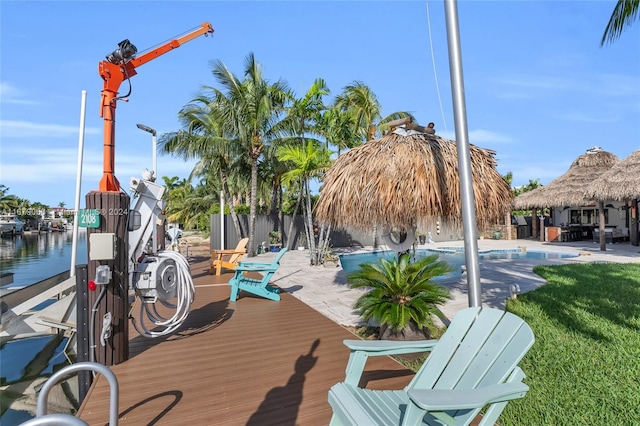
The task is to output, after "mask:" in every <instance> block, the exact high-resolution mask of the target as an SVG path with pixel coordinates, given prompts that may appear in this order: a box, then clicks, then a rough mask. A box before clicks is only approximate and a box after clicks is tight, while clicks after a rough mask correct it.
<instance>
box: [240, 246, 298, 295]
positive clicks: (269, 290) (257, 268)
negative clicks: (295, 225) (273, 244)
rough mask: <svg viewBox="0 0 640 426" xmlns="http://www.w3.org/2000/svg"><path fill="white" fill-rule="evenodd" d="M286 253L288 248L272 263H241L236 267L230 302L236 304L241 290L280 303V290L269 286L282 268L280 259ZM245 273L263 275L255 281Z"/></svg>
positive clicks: (280, 252) (279, 253) (281, 251)
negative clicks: (275, 274)
mask: <svg viewBox="0 0 640 426" xmlns="http://www.w3.org/2000/svg"><path fill="white" fill-rule="evenodd" d="M286 252H287V249H286V248H284V249H282V250H280V251H279V252H278V254H277V255H276V257H275V258H274V259H273V261H272V262H271V263H260V262H240V264H239V265H238V266H236V269H235V271H236V273H235V275H234V276H233V278H231V280H229V285H230V286H231V296H230V297H229V300H230V301H231V302H235V301H236V299H237V298H238V294H239V293H240V290H244V291H246V292H248V293H252V294H255V295H257V296H262V297H265V298H267V299H271V300H275V301H279V300H280V289H278V288H275V287H273V286H271V285H269V281H271V278H272V277H273V274H274V273H275V272H276V271H277V270H278V268H279V267H280V259H282V256H284V254H285V253H286ZM245 272H259V273H262V274H263V275H262V278H261V279H255V278H249V277H247V276H246V275H245V274H244V273H245Z"/></svg>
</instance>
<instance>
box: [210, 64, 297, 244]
mask: <svg viewBox="0 0 640 426" xmlns="http://www.w3.org/2000/svg"><path fill="white" fill-rule="evenodd" d="M213 74H214V76H215V77H216V79H217V80H218V83H219V84H220V85H221V86H222V87H223V90H224V91H222V90H218V89H215V88H212V90H213V92H214V100H213V103H212V104H211V106H212V109H213V111H215V113H216V114H219V117H220V118H221V119H222V122H224V123H225V126H226V130H227V131H228V132H229V133H230V134H233V135H234V137H235V138H236V139H237V140H238V142H239V143H240V144H241V145H242V146H243V147H244V149H245V152H246V155H247V157H248V159H249V162H250V164H251V200H250V211H249V242H248V244H247V247H248V249H247V252H248V255H249V256H255V244H254V241H255V220H256V202H257V193H258V159H259V158H260V157H261V156H262V155H263V152H264V149H265V147H266V146H267V145H268V144H269V142H270V141H271V140H272V139H274V138H276V137H277V136H278V135H277V134H276V132H275V130H274V126H275V124H276V123H277V121H278V119H279V116H280V113H281V112H282V110H283V108H284V105H285V102H286V100H287V97H288V91H289V89H288V87H287V84H286V82H284V81H282V80H278V81H277V82H275V83H273V84H272V83H270V82H269V81H267V80H266V79H265V78H264V76H263V75H262V70H261V67H260V64H259V63H258V62H256V60H255V58H254V55H253V53H251V54H249V55H248V56H247V58H246V59H245V68H244V79H243V80H240V79H239V78H238V77H236V76H235V75H234V74H233V73H232V72H231V71H229V69H227V67H226V66H225V65H224V63H222V62H221V61H219V60H216V61H214V62H213Z"/></svg>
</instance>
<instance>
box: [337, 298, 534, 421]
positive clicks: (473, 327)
mask: <svg viewBox="0 0 640 426" xmlns="http://www.w3.org/2000/svg"><path fill="white" fill-rule="evenodd" d="M533 342H534V336H533V332H532V331H531V328H530V327H529V325H528V324H527V323H525V322H524V321H523V320H522V319H521V318H519V317H517V316H516V315H513V314H511V313H508V312H504V311H502V310H498V309H490V308H467V309H464V310H462V311H460V312H458V314H457V315H456V316H455V317H454V319H453V321H452V322H451V324H450V325H449V327H448V328H447V331H446V332H445V334H444V335H443V336H442V338H441V339H440V340H422V341H414V342H395V341H383V340H378V341H369V340H345V341H344V344H345V345H346V346H347V347H348V348H349V349H350V350H351V355H350V357H349V362H348V364H347V370H346V379H345V381H344V382H343V383H338V384H337V385H334V386H333V387H332V388H331V390H330V391H329V404H330V405H331V407H332V409H333V417H332V419H331V425H334V426H335V425H367V426H370V425H384V426H389V425H422V424H427V425H436V424H437V425H443V424H444V425H468V424H469V423H471V422H472V421H473V420H474V419H475V418H476V416H478V413H480V410H481V409H482V408H483V407H485V406H487V407H488V408H487V410H486V412H485V413H484V414H483V417H482V419H481V420H480V422H479V423H478V424H479V425H493V424H495V422H496V420H497V419H498V417H499V416H500V413H502V410H503V409H504V407H505V406H506V404H507V402H508V401H509V400H512V399H516V398H522V397H524V395H525V394H526V393H527V391H528V390H529V387H528V386H527V385H525V384H524V383H523V382H522V380H523V379H524V377H525V375H524V373H523V371H522V370H521V369H520V368H519V367H518V363H519V362H520V360H521V359H522V357H523V356H524V355H525V354H526V353H527V351H528V350H529V348H531V346H532V345H533ZM425 351H430V352H431V353H430V355H429V357H428V358H427V360H426V361H425V362H424V364H423V365H422V367H420V370H418V372H417V373H416V375H415V377H414V378H413V379H412V380H411V382H410V383H409V384H408V385H407V387H406V388H405V389H403V390H386V391H379V390H370V389H364V388H361V387H359V382H360V377H361V374H362V372H363V370H364V366H365V363H366V360H367V357H369V356H379V355H397V354H403V353H416V352H425ZM474 424H475V423H474Z"/></svg>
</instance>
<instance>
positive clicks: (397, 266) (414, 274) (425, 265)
mask: <svg viewBox="0 0 640 426" xmlns="http://www.w3.org/2000/svg"><path fill="white" fill-rule="evenodd" d="M451 270H452V269H451V266H449V265H448V264H447V263H446V262H444V261H441V260H438V255H437V254H434V255H430V256H427V257H424V258H421V259H418V260H416V261H415V262H413V263H412V262H411V256H410V255H409V254H402V255H401V256H400V257H395V258H394V259H393V260H388V259H384V258H382V259H380V261H379V262H370V263H363V264H361V265H360V268H359V269H358V270H356V271H355V272H352V273H350V274H348V275H347V282H348V284H349V286H350V287H351V288H362V289H366V290H367V292H366V293H365V294H363V295H362V296H360V298H359V299H358V300H357V301H356V303H355V306H354V307H355V308H356V309H357V310H358V313H359V314H360V316H362V318H363V319H364V320H365V321H367V322H370V321H371V320H373V321H374V322H375V323H378V324H379V325H380V333H379V338H380V339H388V340H422V339H429V338H430V337H431V331H430V330H431V329H434V328H435V324H434V323H433V317H432V315H436V316H440V315H441V312H440V309H439V308H438V306H439V305H442V304H444V303H445V302H446V300H447V299H450V298H451V295H450V293H449V290H448V289H447V288H446V287H443V286H440V285H438V284H435V283H434V282H433V281H432V280H431V279H432V278H434V277H437V276H440V275H444V274H446V273H448V272H451Z"/></svg>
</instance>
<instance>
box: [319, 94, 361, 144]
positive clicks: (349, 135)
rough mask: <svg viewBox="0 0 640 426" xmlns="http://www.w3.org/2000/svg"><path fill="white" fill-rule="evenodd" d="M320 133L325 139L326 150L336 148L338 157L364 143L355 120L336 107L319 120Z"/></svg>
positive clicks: (327, 111)
mask: <svg viewBox="0 0 640 426" xmlns="http://www.w3.org/2000/svg"><path fill="white" fill-rule="evenodd" d="M318 124H319V126H318V127H319V131H320V133H321V135H322V136H323V137H324V138H325V142H326V148H327V149H329V145H333V146H335V147H336V151H337V153H338V155H340V152H341V151H342V150H343V149H349V148H353V147H356V146H358V145H360V144H361V143H362V140H361V139H360V138H359V137H358V134H357V131H356V124H355V118H354V117H353V115H352V114H351V113H350V112H349V111H341V110H340V108H338V107H337V106H336V105H333V106H331V107H330V108H328V109H326V110H325V111H324V112H323V113H322V115H321V117H320V120H319V123H318Z"/></svg>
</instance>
